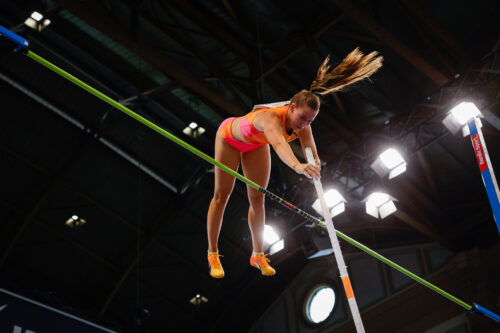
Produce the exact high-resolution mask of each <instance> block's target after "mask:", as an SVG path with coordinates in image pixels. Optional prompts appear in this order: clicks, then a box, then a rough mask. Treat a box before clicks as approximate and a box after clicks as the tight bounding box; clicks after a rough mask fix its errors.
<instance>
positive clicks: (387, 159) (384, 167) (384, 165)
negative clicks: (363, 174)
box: [371, 148, 406, 179]
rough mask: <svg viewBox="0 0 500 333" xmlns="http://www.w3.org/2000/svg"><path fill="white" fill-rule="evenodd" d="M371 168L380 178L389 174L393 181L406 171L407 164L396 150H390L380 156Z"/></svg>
mask: <svg viewBox="0 0 500 333" xmlns="http://www.w3.org/2000/svg"><path fill="white" fill-rule="evenodd" d="M371 168H372V169H373V171H375V173H376V174H377V175H378V176H379V177H380V178H384V177H385V176H386V175H387V174H388V175H389V179H392V178H394V177H396V176H398V175H400V174H402V173H403V172H405V171H406V162H405V160H404V159H403V157H402V156H401V154H400V153H399V152H398V151H397V150H396V149H394V148H389V149H387V150H386V151H384V152H383V153H382V154H380V155H379V157H378V158H377V159H376V160H375V161H374V162H373V163H372V165H371Z"/></svg>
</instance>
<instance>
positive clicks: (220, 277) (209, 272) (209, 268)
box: [208, 265, 225, 279]
mask: <svg viewBox="0 0 500 333" xmlns="http://www.w3.org/2000/svg"><path fill="white" fill-rule="evenodd" d="M211 272H212V267H210V265H208V275H210V276H211V277H213V278H214V279H222V278H223V277H224V276H225V275H222V276H213V275H212V273H211Z"/></svg>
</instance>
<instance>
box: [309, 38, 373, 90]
mask: <svg viewBox="0 0 500 333" xmlns="http://www.w3.org/2000/svg"><path fill="white" fill-rule="evenodd" d="M377 55H378V52H376V51H374V52H371V53H369V54H367V55H363V53H362V52H361V51H360V50H359V48H356V49H355V50H353V51H352V52H351V53H349V54H348V55H347V56H346V57H345V58H344V60H342V62H341V63H340V65H338V66H337V67H335V68H334V69H333V70H332V71H330V64H329V62H330V56H328V57H327V58H326V59H325V61H323V63H322V64H321V66H320V67H319V69H318V74H317V75H316V79H315V80H314V81H313V83H312V84H311V88H310V89H311V91H312V92H313V93H315V94H319V95H326V94H329V93H332V92H336V91H340V90H342V89H343V88H345V87H346V86H348V85H350V84H353V83H354V82H357V81H360V80H363V79H366V78H369V77H370V75H372V74H373V73H375V72H376V71H377V70H378V69H379V68H380V67H382V60H383V57H382V56H377Z"/></svg>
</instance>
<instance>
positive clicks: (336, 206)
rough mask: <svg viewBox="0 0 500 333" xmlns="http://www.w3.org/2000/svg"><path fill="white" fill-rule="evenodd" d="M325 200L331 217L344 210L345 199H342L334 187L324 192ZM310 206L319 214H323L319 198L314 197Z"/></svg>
mask: <svg viewBox="0 0 500 333" xmlns="http://www.w3.org/2000/svg"><path fill="white" fill-rule="evenodd" d="M325 201H326V205H327V206H328V208H330V214H331V216H332V217H335V216H337V215H339V214H340V213H342V212H344V211H345V202H346V200H345V199H344V197H343V196H342V194H340V193H339V191H337V190H335V189H331V190H328V191H326V192H325ZM312 207H313V208H314V210H315V211H317V212H318V213H319V214H323V211H322V210H321V204H320V202H319V199H316V201H314V203H313V205H312Z"/></svg>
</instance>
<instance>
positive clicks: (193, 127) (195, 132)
mask: <svg viewBox="0 0 500 333" xmlns="http://www.w3.org/2000/svg"><path fill="white" fill-rule="evenodd" d="M182 133H184V134H186V135H188V136H190V137H192V138H197V137H199V136H200V135H202V134H203V133H205V129H204V128H203V127H201V126H199V125H198V124H197V123H195V122H191V123H189V125H188V126H186V128H184V129H183V130H182Z"/></svg>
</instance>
